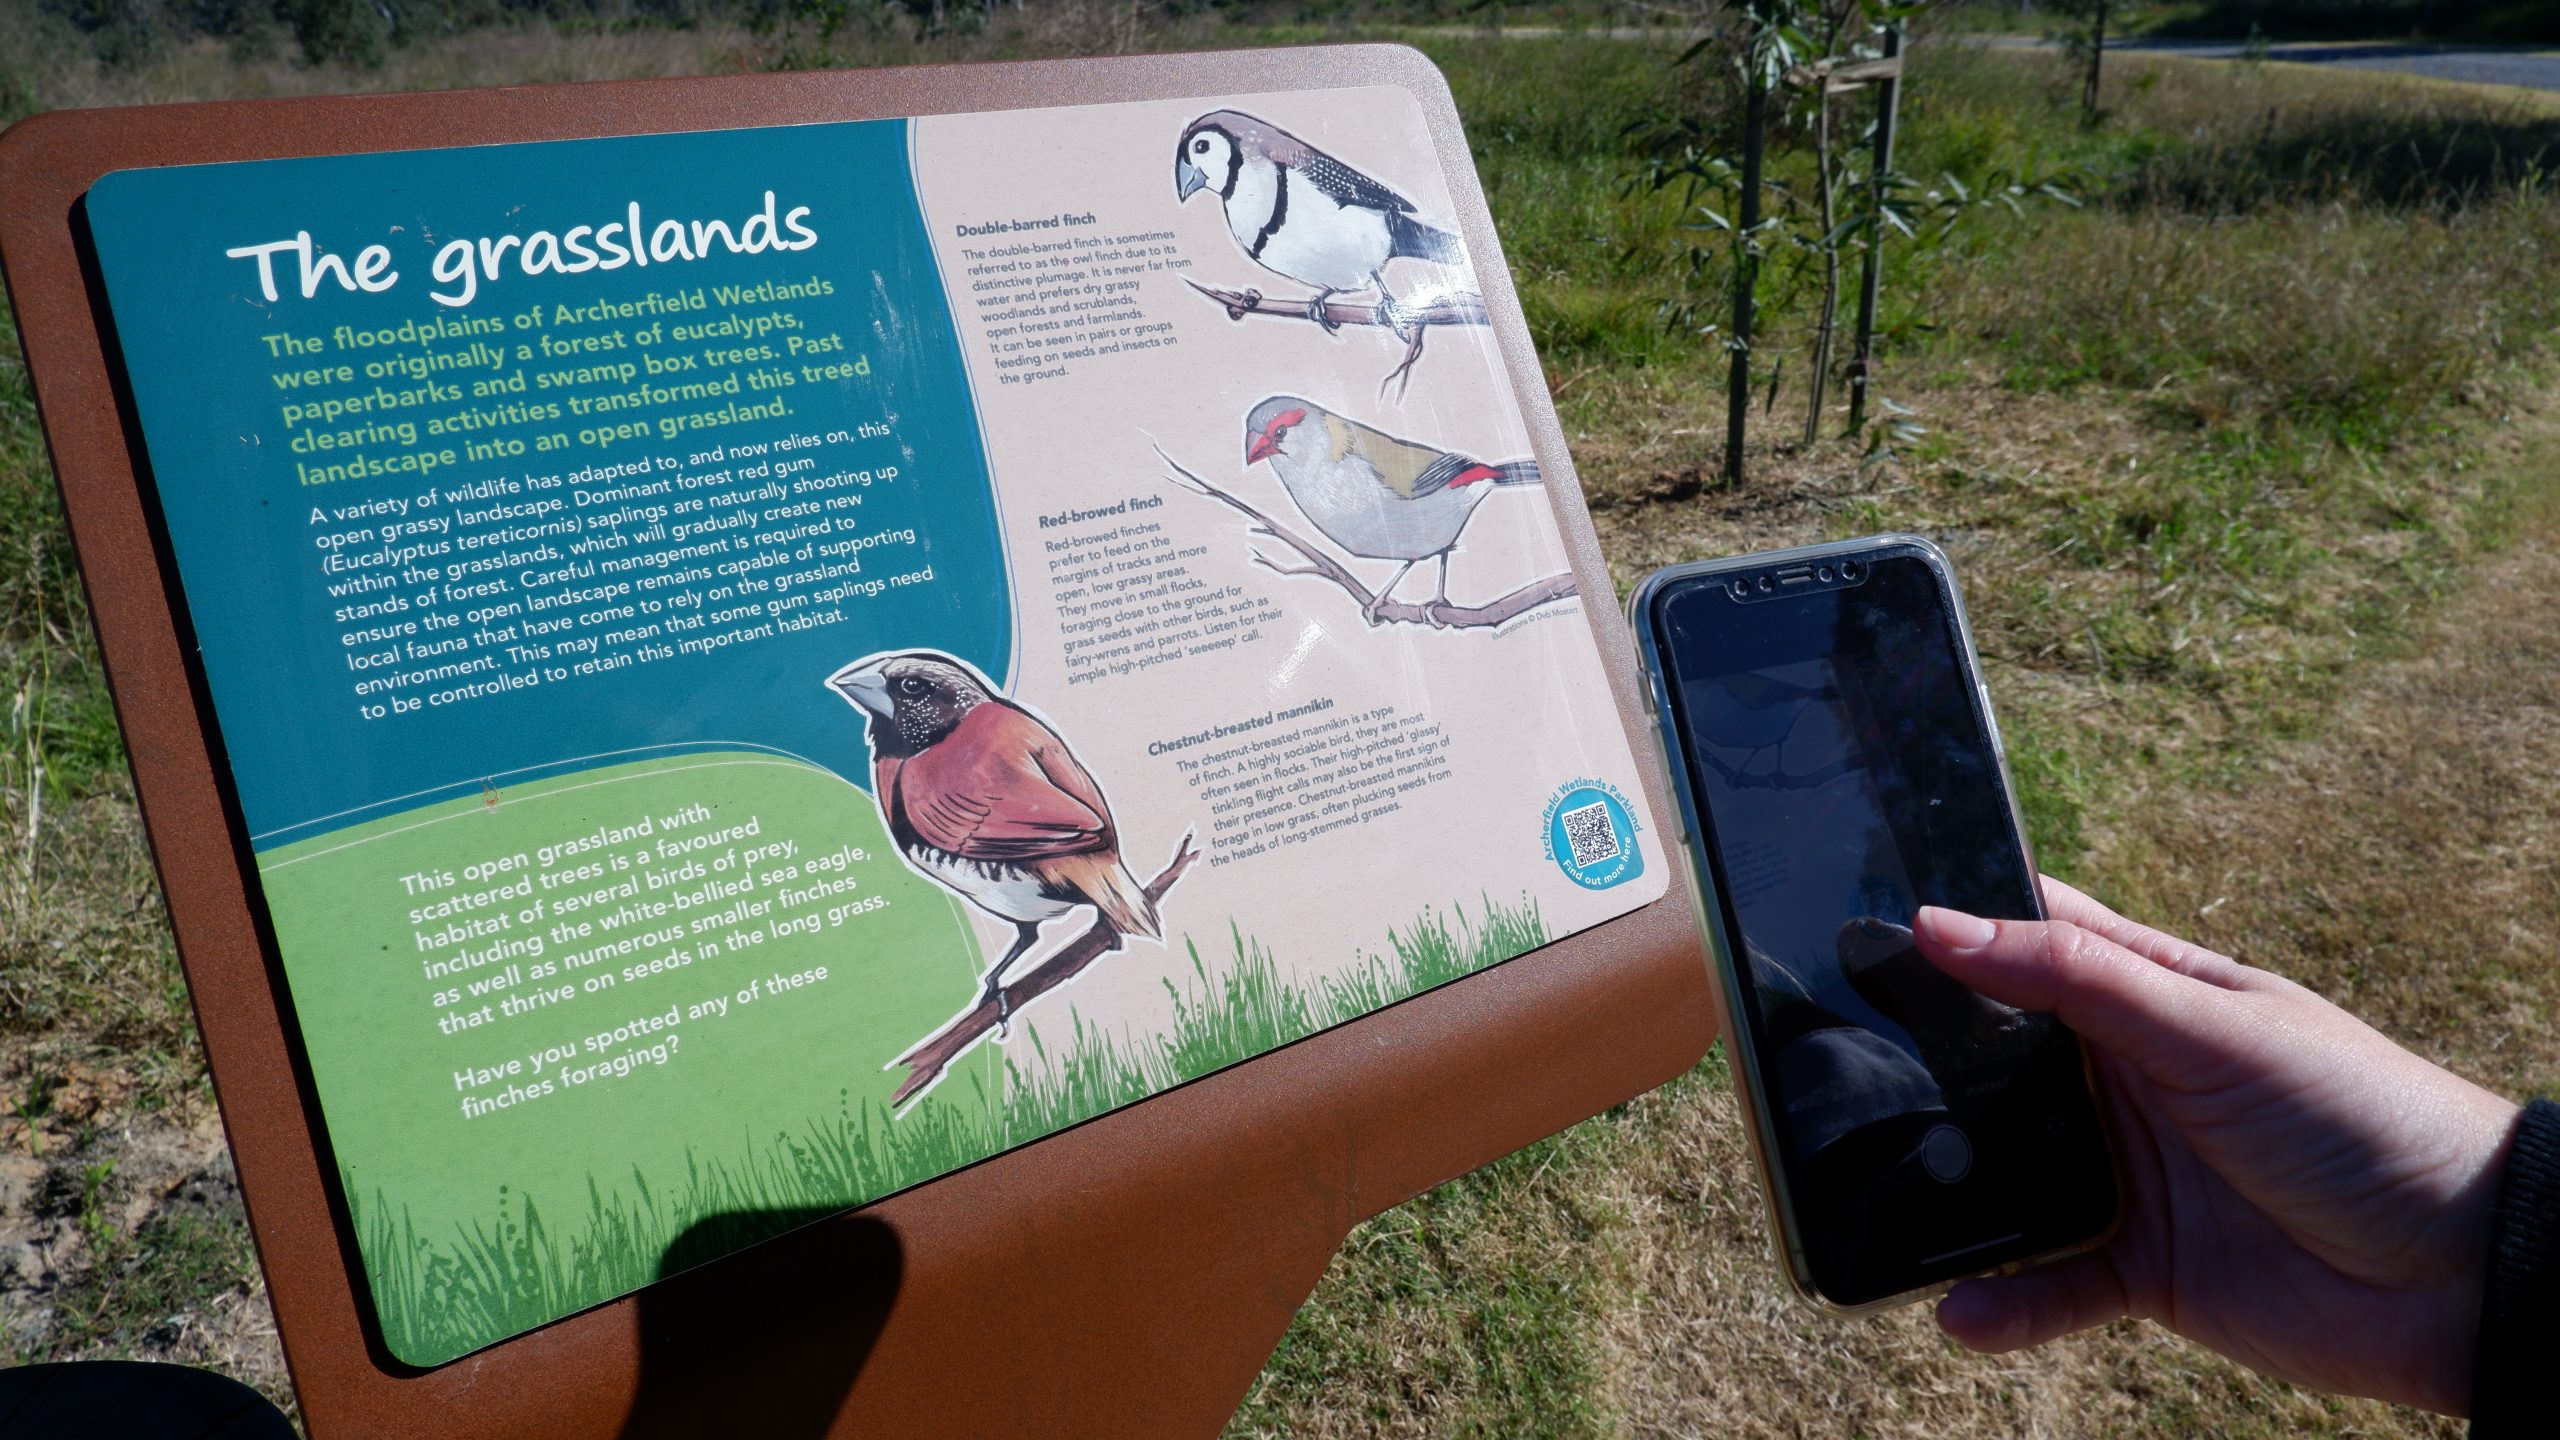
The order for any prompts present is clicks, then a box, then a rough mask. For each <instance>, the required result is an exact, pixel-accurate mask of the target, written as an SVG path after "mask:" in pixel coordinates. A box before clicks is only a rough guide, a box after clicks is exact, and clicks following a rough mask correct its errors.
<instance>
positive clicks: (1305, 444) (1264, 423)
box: [1244, 395, 1541, 624]
mask: <svg viewBox="0 0 2560 1440" xmlns="http://www.w3.org/2000/svg"><path fill="white" fill-rule="evenodd" d="M1264 460H1268V461H1270V462H1271V468H1272V470H1273V471H1274V472H1276V473H1277V474H1278V475H1279V477H1280V483H1281V485H1282V486H1283V487H1285V488H1286V489H1287V490H1288V492H1289V498H1290V499H1291V500H1292V501H1294V502H1296V504H1297V506H1298V510H1299V512H1300V513H1302V514H1304V515H1305V516H1306V517H1307V519H1308V520H1309V521H1311V522H1313V524H1314V525H1315V527H1316V528H1317V529H1318V530H1321V531H1323V532H1324V534H1325V538H1326V539H1328V540H1331V541H1332V542H1333V543H1334V544H1336V545H1339V546H1341V547H1342V548H1343V549H1344V550H1346V551H1348V552H1350V553H1351V554H1353V555H1357V556H1360V557H1362V558H1364V559H1369V560H1394V561H1399V562H1401V563H1400V564H1399V565H1398V567H1397V569H1396V573H1395V575H1394V576H1393V577H1392V578H1390V579H1389V580H1388V581H1387V583H1386V584H1384V585H1382V586H1380V587H1379V588H1378V593H1377V595H1376V596H1375V597H1373V598H1372V599H1371V600H1370V601H1369V604H1368V607H1367V609H1366V612H1365V613H1366V616H1367V618H1368V620H1369V621H1370V623H1371V624H1375V623H1377V619H1378V609H1379V607H1380V606H1382V605H1385V604H1386V603H1387V597H1388V596H1389V595H1391V594H1393V593H1394V591H1395V588H1396V586H1397V585H1398V584H1399V583H1400V582H1402V581H1403V579H1404V577H1405V575H1406V573H1407V572H1409V571H1411V570H1412V569H1413V567H1414V566H1415V565H1418V564H1420V563H1421V562H1422V561H1424V560H1428V559H1431V558H1433V557H1435V556H1436V557H1438V558H1439V561H1440V588H1439V589H1438V590H1436V591H1434V592H1433V593H1432V602H1431V603H1432V604H1433V605H1434V606H1441V605H1446V604H1447V603H1448V602H1449V552H1450V551H1451V550H1453V549H1455V548H1456V547H1457V544H1458V536H1459V534H1460V532H1462V531H1464V530H1465V529H1466V528H1467V519H1468V517H1469V516H1472V515H1473V514H1475V509H1476V506H1478V505H1480V504H1482V503H1483V502H1484V497H1486V496H1487V495H1490V494H1492V493H1493V492H1494V490H1495V489H1496V488H1497V487H1500V486H1506V485H1536V484H1539V483H1541V477H1540V476H1539V474H1538V462H1536V461H1535V460H1509V461H1505V462H1503V463H1501V464H1498V465H1488V464H1486V463H1484V462H1483V461H1481V460H1475V459H1471V458H1469V457H1467V456H1465V455H1460V454H1457V453H1456V452H1454V451H1447V450H1435V449H1433V448H1432V447H1431V446H1428V445H1421V444H1416V443H1415V442H1413V441H1411V440H1399V439H1397V438H1396V437H1395V436H1393V435H1390V434H1388V433H1387V432H1385V431H1384V430H1379V429H1375V428H1372V427H1370V426H1367V425H1363V424H1361V423H1360V422H1359V421H1357V420H1346V419H1344V418H1343V417H1342V416H1340V415H1336V414H1334V413H1333V412H1332V411H1330V410H1327V409H1325V408H1324V407H1323V406H1321V405H1318V404H1316V403H1315V402H1313V401H1311V400H1301V399H1299V398H1298V397H1297V396H1295V395H1274V396H1272V397H1271V398H1270V399H1268V400H1265V401H1263V402H1262V403H1261V404H1259V405H1256V406H1254V407H1253V410H1252V412H1251V413H1249V414H1247V415H1246V416H1245V418H1244V463H1246V464H1247V465H1252V464H1255V463H1257V462H1260V461H1264Z"/></svg>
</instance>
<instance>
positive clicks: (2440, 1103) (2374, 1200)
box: [1913, 879, 2517, 1415]
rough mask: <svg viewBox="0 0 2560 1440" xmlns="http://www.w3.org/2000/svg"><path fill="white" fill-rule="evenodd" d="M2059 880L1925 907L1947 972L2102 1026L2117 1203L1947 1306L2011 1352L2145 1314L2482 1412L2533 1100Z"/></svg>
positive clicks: (2346, 1384) (2332, 1376)
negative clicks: (2028, 913)
mask: <svg viewBox="0 0 2560 1440" xmlns="http://www.w3.org/2000/svg"><path fill="white" fill-rule="evenodd" d="M2044 896H2045V908H2046V910H2047V912H2048V913H2049V914H2050V915H2051V916H2052V917H2053V918H2052V919H2051V920H2049V921H2046V922H2042V923H2037V922H2029V921H2016V920H2004V921H1989V920H1982V919H1977V918H1975V917H1973V916H1970V915H1965V914H1961V913H1959V912H1956V911H1952V910H1943V909H1938V908H1936V907H1930V908H1927V909H1923V910H1922V911H1921V912H1920V914H1919V916H1918V917H1917V919H1916V923H1915V925H1914V927H1913V928H1914V930H1915V932H1916V933H1917V936H1918V940H1919V944H1920V947H1921V950H1922V951H1923V953H1925V954H1926V955H1927V956H1928V957H1929V959H1930V960H1931V961H1933V962H1935V963H1936V964H1937V965H1938V966H1939V967H1940V968H1941V969H1943V970H1944V971H1946V973H1947V974H1949V975H1951V976H1953V977H1954V978H1956V979H1958V980H1961V981H1963V982H1964V983H1965V984H1967V985H1969V986H1971V987H1973V988H1974V989H1976V990H1979V991H1981V992H1982V993H1983V994H1985V995H1988V996H1990V997H1991V998H1993V999H1995V1000H1999V1001H2002V1002H2004V1003H2006V1004H2010V1005H2015V1006H2017V1007H2019V1008H2020V1009H2023V1010H2043V1011H2052V1012H2055V1013H2056V1014H2058V1015H2060V1017H2061V1018H2062V1021H2063V1023H2065V1024H2067V1025H2069V1026H2070V1027H2071V1028H2072V1029H2074V1030H2076V1031H2078V1032H2079V1033H2080V1036H2081V1038H2082V1039H2083V1040H2085V1041H2086V1042H2087V1043H2088V1046H2089V1050H2090V1055H2091V1059H2092V1061H2093V1062H2094V1066H2095V1069H2096V1071H2097V1075H2098V1082H2099V1088H2100V1090H2101V1092H2102V1097H2103V1101H2104V1104H2105V1107H2106V1111H2107V1115H2108V1119H2109V1121H2110V1122H2111V1124H2112V1127H2113V1130H2114V1134H2115V1146H2116V1154H2117V1156H2118V1159H2119V1162H2120V1165H2121V1169H2122V1174H2123V1180H2124V1222H2123V1225H2122V1227H2121V1229H2119V1231H2118V1232H2117V1234H2116V1236H2115V1238H2114V1239H2112V1240H2110V1241H2109V1242H2108V1243H2107V1244H2106V1245H2105V1246H2103V1247H2101V1248H2099V1249H2097V1250H2093V1251H2090V1252H2088V1253H2087V1254H2083V1255H2076V1256H2072V1257H2070V1258H2068V1259H2064V1260H2060V1261H2056V1262H2054V1263H2052V1264H2048V1265H2041V1266H2037V1267H2035V1268H2034V1269H2031V1270H2027V1271H2023V1272H2021V1273H2019V1274H2016V1275H2010V1276H2003V1277H1997V1278H1992V1279H1985V1280H1969V1281H1966V1282H1964V1283H1963V1284H1960V1285H1958V1286H1956V1287H1955V1289H1953V1290H1952V1291H1950V1292H1948V1294H1947V1295H1946V1297H1945V1298H1944V1299H1942V1300H1940V1301H1939V1302H1938V1323H1939V1325H1940V1326H1941V1327H1942V1328H1944V1329H1945V1330H1946V1332H1947V1333H1948V1334H1950V1335H1952V1336H1954V1337H1955V1338H1956V1339H1957V1340H1958V1341H1960V1342H1962V1343H1963V1344H1964V1345H1966V1346H1968V1347H1969V1348H1971V1349H1974V1350H1979V1351H1984V1352H1987V1353H1996V1352H2000V1351H2007V1350H2017V1349H2022V1348H2024V1347H2026V1346H2030V1345H2039V1344H2042V1343H2044V1342H2045V1341H2047V1340H2051V1339H2054V1338H2055V1337H2057V1336H2061V1335H2067V1334H2070V1333H2071V1332H2073V1331H2075V1330H2085V1329H2087V1328H2089V1327H2091V1326H2093V1325H2100V1324H2104V1323H2105V1322H2107V1321H2110V1320H2114V1319H2118V1318H2120V1317H2123V1316H2128V1315H2130V1316H2134V1317H2137V1318H2141V1319H2149V1320H2157V1321H2159V1322H2160V1323H2161V1324H2163V1325H2165V1326H2167V1327H2168V1328H2170V1329H2171V1330H2174V1331H2176V1332H2177V1333H2178V1334H2180V1335H2184V1336H2186V1337H2187V1338H2188V1339H2190V1340H2193V1341H2196V1342H2197V1343H2199V1344H2202V1345H2205V1346H2208V1347H2210V1348H2212V1349H2214V1350H2217V1351H2219V1352H2221V1353H2222V1354H2224V1355H2227V1356H2229V1357H2231V1358H2232V1359H2234V1360H2237V1361H2239V1362H2240V1363H2242V1364H2244V1365H2247V1366H2249V1367H2250V1368H2251V1369H2253V1370H2258V1371H2261V1372H2264V1373H2266V1374H2268V1375H2272V1376H2275V1377H2277V1378H2279V1379H2283V1380H2290V1381H2295V1382H2298V1383H2301V1384H2305V1385H2311V1386H2316V1387H2318V1388H2320V1389H2323V1390H2329V1391H2335V1392H2339V1393H2344V1394H2355V1395H2367V1396H2372V1397H2374V1398H2376V1399H2381V1400H2389V1401H2394V1402H2397V1403H2401V1404H2407V1405H2421V1406H2424V1407H2426V1408H2428V1409H2430V1410H2437V1411H2442V1412H2444V1413H2446V1414H2452V1415H2460V1414H2464V1413H2467V1412H2468V1410H2469V1408H2470V1397H2471V1368H2472V1349H2473V1344H2474V1341H2475V1340H2476V1338H2477V1335H2478V1330H2479V1321H2480V1294H2481V1282H2482V1275H2483V1272H2484V1268H2485V1265H2486V1262H2487V1257H2488V1247H2489V1228H2490V1217H2491V1212H2492V1210H2493V1208H2494V1206H2495V1204H2496V1200H2497V1189H2498V1178H2499V1172H2500V1169H2501V1165H2502V1161H2503V1157H2504V1154H2505V1150H2506V1146H2507V1143H2508V1140H2509V1137H2510V1135H2511V1134H2512V1133H2513V1131H2514V1128H2515V1118H2516V1108H2517V1107H2516V1106H2515V1105H2513V1104H2511V1103H2509V1102H2508V1101H2506V1100H2504V1099H2501V1098H2500V1097H2498V1096H2496V1095H2492V1094H2490V1093H2489V1092H2488V1091H2486V1090H2483V1089H2481V1088H2480V1087H2478V1086H2476V1085H2473V1084H2472V1083H2470V1082H2469V1081H2467V1080H2464V1079H2462V1078H2460V1077H2459V1076H2456V1075H2453V1074H2451V1073H2449V1072H2447V1071H2445V1070H2441V1069H2439V1068H2437V1067H2436V1066H2434V1065H2431V1064H2429V1063H2428V1062H2426V1061H2424V1060H2421V1059H2419V1058H2418V1057H2417V1056H2415V1055H2412V1054H2410V1053H2409V1052H2408V1051H2406V1050H2403V1049H2401V1048H2400V1047H2399V1046H2397V1045H2395V1044H2393V1043H2392V1042H2391V1041H2390V1040H2388V1039H2385V1038H2384V1037H2383V1036H2382V1035H2381V1034H2379V1033H2377V1032H2376V1031H2374V1030H2373V1029H2372V1028H2370V1027H2368V1026H2367V1025H2365V1024H2364V1023H2363V1022H2362V1021H2360V1020H2357V1019H2356V1018H2355V1017H2354V1016H2352V1015H2349V1014H2348V1013H2347V1012H2345V1011H2344V1010H2341V1009H2339V1008H2338V1007H2336V1006H2335V1005H2332V1004H2330V1003H2329V1002H2328V1001H2326V1000H2323V999H2321V998H2320V997H2319V996H2318V995H2315V994H2313V993H2312V992H2311V991H2309V990H2306V989H2304V988H2303V987H2301V986H2299V985H2296V984H2294V983H2293V982H2292V981H2290V980H2286V979H2283V978H2282V977H2280V976H2276V975H2271V974H2268V973H2266V972H2265V971H2262V970H2252V969H2250V968H2249V967H2248V966H2245V965H2242V964H2240V963H2238V962H2237V961H2234V960H2231V959H2229V958H2227V957H2225V956H2221V955H2216V954H2214V953H2213V952H2211V951H2209V950H2205V949H2203V948H2202V947H2200V946H2196V945H2191V944H2188V943H2187V942H2185V941H2183V940H2179V939H2176V938H2175V937H2173V936H2169V935H2164V934H2162V933H2161V932H2159V931H2157V930H2153V929H2150V928H2148V927H2146V926H2142V925H2138V924H2135V923H2134V922H2132V921H2129V920H2126V919H2125V918H2123V917H2122V916H2120V915H2117V914H2116V913H2115V912H2113V911H2111V910H2109V909H2107V908H2106V907H2105V906H2103V905H2100V904H2099V903H2098V902H2096V901H2094V900H2092V899H2090V898H2089V897H2088V896H2086V895H2083V894H2081V893H2080V892H2079V891H2077V890H2074V889H2072V888H2071V887H2069V886H2067V885H2064V884H2062V883H2061V882H2060V881H2057V880H2052V879H2047V880H2046V881H2045V882H2044Z"/></svg>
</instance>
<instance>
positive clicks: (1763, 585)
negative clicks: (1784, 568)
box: [1760, 575, 1778, 595]
mask: <svg viewBox="0 0 2560 1440" xmlns="http://www.w3.org/2000/svg"><path fill="white" fill-rule="evenodd" d="M1777 588H1778V587H1777V586H1776V585H1775V584H1773V583H1771V582H1770V579H1769V577H1768V576H1766V575H1763V576H1761V577H1760V593H1761V594H1763V595H1766V594H1768V593H1769V592H1770V591H1772V590H1775V589H1777Z"/></svg>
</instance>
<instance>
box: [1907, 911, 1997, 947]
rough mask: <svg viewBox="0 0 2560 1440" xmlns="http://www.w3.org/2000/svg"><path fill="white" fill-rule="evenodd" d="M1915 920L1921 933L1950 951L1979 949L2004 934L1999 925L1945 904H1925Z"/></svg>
mask: <svg viewBox="0 0 2560 1440" xmlns="http://www.w3.org/2000/svg"><path fill="white" fill-rule="evenodd" d="M1913 919H1914V921H1915V928H1917V929H1918V930H1919V931H1920V933H1922V934H1924V935H1926V936H1928V937H1929V938H1930V939H1931V940H1932V941H1935V942H1936V943H1938V944H1940V945H1943V946H1945V947H1946V948H1948V949H1950V950H1979V949H1981V948H1982V947H1983V946H1985V945H1988V944H1990V943H1991V937H1992V936H1994V935H1997V934H1999V933H2000V930H1999V927H1998V926H1995V925H1993V924H1992V923H1991V922H1990V921H1988V920H1985V919H1983V918H1982V917H1981V916H1979V915H1967V914H1966V913H1964V912H1963V911H1961V910H1949V909H1947V908H1946V907H1945V906H1942V905H1924V906H1922V907H1921V908H1920V913H1919V914H1918V915H1917V916H1915V917H1913Z"/></svg>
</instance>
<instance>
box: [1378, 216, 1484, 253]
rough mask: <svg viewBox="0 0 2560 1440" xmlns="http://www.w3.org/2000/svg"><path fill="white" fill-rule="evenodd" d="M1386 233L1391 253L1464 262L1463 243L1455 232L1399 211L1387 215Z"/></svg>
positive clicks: (1464, 249)
mask: <svg viewBox="0 0 2560 1440" xmlns="http://www.w3.org/2000/svg"><path fill="white" fill-rule="evenodd" d="M1387 236H1388V239H1389V240H1390V242H1392V244H1393V245H1394V252H1393V253H1395V254H1397V255H1401V256H1403V257H1404V258H1406V259H1408V260H1428V261H1430V262H1431V263H1432V264H1434V265H1462V264H1465V263H1466V259H1467V252H1466V247H1465V246H1463V245H1461V244H1459V243H1458V237H1457V236H1455V235H1452V234H1450V233H1449V232H1448V231H1446V230H1442V229H1439V228H1437V227H1434V226H1430V225H1425V224H1423V223H1422V222H1421V221H1419V220H1416V219H1414V218H1413V217H1412V216H1410V215H1407V214H1404V213H1403V212H1401V211H1399V212H1397V213H1395V214H1393V215H1390V216H1388V217H1387Z"/></svg>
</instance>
